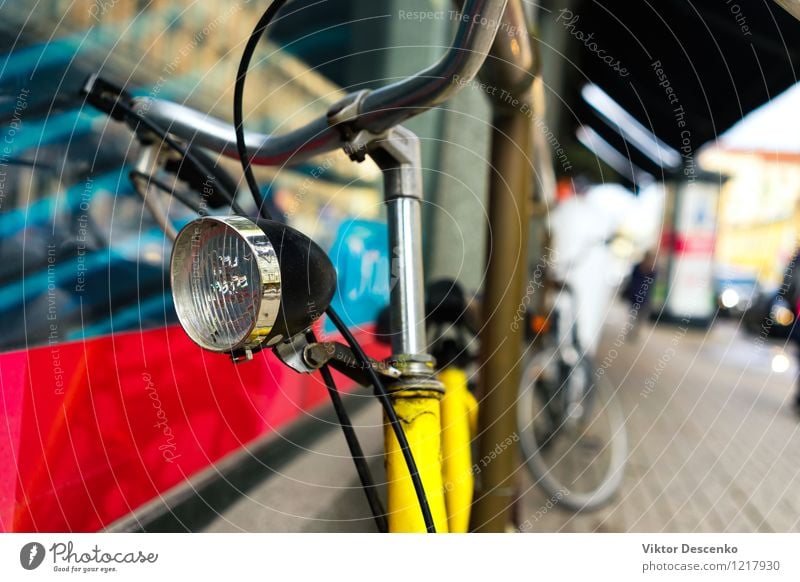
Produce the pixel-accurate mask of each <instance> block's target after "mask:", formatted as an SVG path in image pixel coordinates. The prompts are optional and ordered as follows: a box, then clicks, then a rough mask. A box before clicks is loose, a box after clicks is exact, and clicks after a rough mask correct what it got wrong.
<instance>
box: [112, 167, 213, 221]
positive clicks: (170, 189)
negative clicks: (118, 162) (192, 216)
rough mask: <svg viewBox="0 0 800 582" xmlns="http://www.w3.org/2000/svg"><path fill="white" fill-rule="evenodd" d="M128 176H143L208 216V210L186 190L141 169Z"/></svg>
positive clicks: (200, 213)
mask: <svg viewBox="0 0 800 582" xmlns="http://www.w3.org/2000/svg"><path fill="white" fill-rule="evenodd" d="M128 177H129V178H130V179H131V180H133V179H135V178H141V179H142V180H147V183H148V184H152V185H153V186H155V187H156V188H158V189H159V190H163V191H164V192H167V193H168V194H170V195H171V196H172V197H173V198H175V199H176V200H177V201H178V202H181V203H182V204H183V205H184V206H186V207H187V208H189V209H190V210H193V211H194V212H196V213H197V214H199V215H200V216H207V215H208V212H206V211H205V210H204V209H203V207H202V206H201V205H200V204H197V203H196V202H195V201H194V200H192V198H191V196H190V195H189V194H187V193H186V192H183V191H181V190H179V189H177V188H174V187H173V186H170V185H169V184H167V183H166V182H163V181H162V180H160V179H158V178H156V177H155V176H152V175H150V174H145V173H144V172H140V171H139V170H131V171H130V172H129V173H128Z"/></svg>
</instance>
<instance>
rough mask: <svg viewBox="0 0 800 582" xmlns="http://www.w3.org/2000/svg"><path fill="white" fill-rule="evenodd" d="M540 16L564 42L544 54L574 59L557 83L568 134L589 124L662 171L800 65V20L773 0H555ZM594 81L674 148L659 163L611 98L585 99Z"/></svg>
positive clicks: (686, 157) (786, 83)
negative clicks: (595, 105)
mask: <svg viewBox="0 0 800 582" xmlns="http://www.w3.org/2000/svg"><path fill="white" fill-rule="evenodd" d="M539 14H540V16H539V19H540V24H541V27H542V29H546V30H545V32H546V34H545V36H546V38H547V39H558V38H559V37H560V45H561V46H559V42H553V41H552V40H551V43H550V44H549V46H545V47H543V54H544V58H545V59H548V58H549V59H554V61H555V63H554V64H555V65H556V66H562V67H566V70H565V71H564V77H563V82H562V84H561V85H560V86H559V87H553V89H554V90H556V91H558V92H559V94H560V98H561V99H563V102H562V103H563V105H564V109H563V114H562V115H560V116H559V118H558V119H559V121H558V126H559V130H560V132H561V134H562V135H564V136H565V138H566V139H569V138H574V136H575V133H576V130H578V128H579V127H580V126H582V125H584V126H588V127H590V128H591V129H593V130H594V131H595V132H597V134H598V135H599V136H600V137H602V138H603V139H604V140H605V141H606V142H607V143H608V144H610V145H612V146H613V147H614V148H615V149H616V150H617V151H619V152H621V153H622V154H623V155H625V156H626V157H629V158H630V160H631V161H632V162H633V164H635V165H636V166H638V167H639V168H642V169H644V170H646V171H647V172H649V173H651V174H655V175H659V174H660V172H661V169H660V167H664V166H669V165H670V164H669V163H664V162H665V161H674V153H675V152H677V153H680V154H683V155H682V159H681V161H680V164H679V165H678V167H677V169H678V171H681V170H683V169H685V167H686V164H687V163H691V162H692V160H691V156H692V155H693V152H694V151H696V150H697V149H698V148H699V147H700V146H702V145H703V144H705V143H707V142H709V141H711V140H714V139H715V138H716V137H717V136H719V135H720V134H721V133H722V132H724V131H725V130H726V129H728V128H730V127H731V126H732V125H733V124H735V123H736V122H737V121H739V120H740V119H742V117H744V116H745V115H746V114H747V113H749V112H750V111H752V110H753V109H755V108H757V107H759V106H761V105H762V104H764V103H766V102H767V101H769V100H770V99H772V98H774V97H776V96H777V95H778V94H779V93H781V92H782V91H784V90H785V89H787V88H788V87H790V86H791V85H793V84H795V83H796V82H797V80H798V73H800V22H798V20H796V19H795V18H794V17H793V16H792V15H791V14H789V13H788V12H786V10H784V9H783V8H782V7H781V6H779V5H778V4H776V3H774V2H772V1H771V0H757V1H756V0H748V1H745V0H735V1H733V0H731V1H729V0H695V1H691V0H660V1H655V0H641V1H640V0H603V1H598V0H577V1H575V2H571V3H570V2H548V3H546V4H545V6H544V7H543V8H542V9H541V10H540V12H539ZM567 59H568V60H567ZM587 84H595V85H596V86H597V87H599V89H601V90H602V92H603V93H605V94H606V95H607V96H609V97H610V98H611V99H612V100H613V101H614V102H616V104H618V105H619V106H620V107H621V108H622V109H624V110H625V111H627V113H629V114H630V115H631V116H632V117H633V118H635V120H637V121H638V122H639V123H640V124H641V126H643V128H644V129H645V130H646V133H647V134H650V135H649V139H650V140H652V139H653V137H656V138H658V139H659V140H661V142H663V145H666V146H669V148H671V149H672V150H674V151H673V152H672V155H670V152H669V150H668V149H666V148H664V147H662V148H661V153H662V154H664V152H666V154H665V155H662V156H661V157H660V159H659V160H658V161H659V162H660V163H656V162H655V161H653V160H652V159H650V157H652V156H650V157H648V156H647V155H646V153H643V152H642V151H641V150H642V148H641V147H639V146H637V145H636V143H635V142H636V137H637V133H636V132H635V131H634V132H633V133H631V131H630V128H631V126H629V124H628V123H620V122H619V117H618V116H615V115H613V110H614V108H613V105H612V107H611V109H612V115H609V114H608V110H607V109H606V110H602V109H601V110H600V111H599V112H598V110H597V109H596V108H593V107H592V106H591V105H590V104H589V103H588V102H587V99H586V94H587V91H586V89H585V86H586V85H587ZM589 93H590V95H591V96H593V97H598V96H600V98H601V99H600V100H601V102H605V101H606V100H605V98H604V96H603V95H602V93H599V92H597V91H594V90H590V91H589ZM596 101H597V99H595V102H596ZM609 117H610V118H611V119H609ZM622 117H623V118H624V116H622ZM638 137H642V136H641V134H638ZM651 145H652V143H651ZM657 150H658V148H656V151H657ZM656 157H657V158H658V156H656Z"/></svg>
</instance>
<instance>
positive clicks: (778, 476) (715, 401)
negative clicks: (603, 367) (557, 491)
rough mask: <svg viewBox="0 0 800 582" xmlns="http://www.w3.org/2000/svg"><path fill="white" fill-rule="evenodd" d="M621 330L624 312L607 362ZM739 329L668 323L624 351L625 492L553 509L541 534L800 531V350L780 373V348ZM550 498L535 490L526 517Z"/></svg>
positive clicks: (611, 327)
mask: <svg viewBox="0 0 800 582" xmlns="http://www.w3.org/2000/svg"><path fill="white" fill-rule="evenodd" d="M623 324H624V314H623V312H622V311H621V310H619V309H616V310H614V311H613V313H612V315H611V317H610V318H609V322H607V324H606V332H605V340H606V341H605V342H603V344H602V345H601V347H600V349H599V351H598V357H597V359H598V361H602V360H603V358H605V357H606V356H608V355H609V353H611V354H613V352H611V351H610V350H612V349H613V348H614V339H615V337H616V335H617V331H618V330H619V329H620V328H621V327H622V325H623ZM737 328H738V323H737V322H734V321H730V320H720V321H717V323H716V324H715V325H714V326H713V327H712V328H711V329H710V330H707V331H705V330H704V331H697V330H695V331H692V330H689V331H685V332H684V331H682V330H681V329H680V328H678V327H671V326H667V325H660V326H657V327H650V328H647V329H643V330H642V333H641V334H640V337H639V339H638V341H637V342H631V343H629V344H626V345H624V346H623V347H621V348H620V349H619V350H618V354H619V355H618V356H617V357H616V359H615V360H614V362H613V364H612V365H611V366H610V367H609V369H608V375H609V377H610V379H612V380H613V381H614V382H615V383H616V384H617V385H618V386H619V397H620V398H621V399H622V402H623V405H624V408H625V412H626V415H628V417H629V421H628V433H629V441H630V450H631V452H630V459H629V465H628V471H627V474H626V478H625V482H624V485H623V488H622V491H621V494H620V496H619V498H618V499H617V500H616V501H615V502H614V503H613V505H611V506H610V507H609V508H606V509H604V510H602V511H599V512H597V513H594V514H589V515H574V514H571V513H568V512H565V511H561V510H559V509H553V510H550V511H546V512H545V514H544V516H543V517H541V518H540V519H539V520H538V521H537V522H536V523H535V524H534V525H533V531H567V532H584V531H606V532H608V531H613V532H625V531H657V532H660V531H674V532H684V531H690V532H692V531H698V532H703V531H728V532H751V531H753V532H755V531H758V532H772V531H777V532H785V531H800V417H798V416H796V415H795V414H794V412H793V411H792V409H791V407H790V403H791V401H792V398H793V391H794V379H795V375H796V367H795V364H794V349H795V348H794V346H793V345H790V346H788V347H787V355H788V356H789V358H790V360H791V366H790V368H789V370H788V371H786V372H784V373H781V374H778V373H774V372H772V368H771V361H772V357H773V356H774V354H775V353H776V351H777V349H778V346H780V345H782V344H781V343H779V342H775V341H774V340H771V341H768V342H763V341H762V340H760V339H758V338H756V337H753V336H750V335H746V334H744V333H743V332H740V331H739V330H738V329H737ZM659 362H662V363H661V364H659ZM647 385H651V386H652V389H650V390H648V389H647V388H646V386H647ZM527 482H528V484H529V483H530V481H529V480H527ZM546 501H547V499H546V498H545V497H544V496H543V495H542V494H541V493H540V492H538V491H536V490H532V491H530V492H528V493H527V494H526V495H525V503H524V510H523V511H522V519H523V520H524V519H530V516H533V515H536V513H537V511H540V512H541V510H542V508H543V506H544V505H545V503H546Z"/></svg>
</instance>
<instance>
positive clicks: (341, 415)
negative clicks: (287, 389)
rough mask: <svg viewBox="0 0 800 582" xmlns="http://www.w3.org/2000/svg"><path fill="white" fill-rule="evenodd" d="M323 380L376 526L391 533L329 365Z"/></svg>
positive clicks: (310, 334) (310, 338)
mask: <svg viewBox="0 0 800 582" xmlns="http://www.w3.org/2000/svg"><path fill="white" fill-rule="evenodd" d="M306 338H307V339H308V341H309V342H310V343H316V341H317V338H316V336H315V335H314V332H313V331H311V332H308V334H306ZM319 373H320V374H321V375H322V379H323V380H324V381H325V387H326V388H327V389H328V394H329V395H330V397H331V403H332V404H333V409H334V410H335V411H336V417H337V418H338V419H339V426H340V427H341V428H342V432H343V433H344V439H345V440H346V441H347V448H348V449H350V456H351V457H352V458H353V464H354V465H355V466H356V472H357V473H358V478H359V480H360V481H361V488H362V489H363V490H364V494H365V495H366V496H367V503H369V508H370V510H371V511H372V516H373V517H374V518H375V525H376V526H377V528H378V531H379V532H380V533H386V532H388V531H389V524H388V522H387V521H386V510H384V508H383V504H382V503H381V500H380V497H379V496H378V488H377V487H376V486H375V480H374V479H373V478H372V471H370V470H369V465H368V464H367V458H366V457H365V456H364V451H363V450H362V449H361V444H360V443H359V442H358V435H356V431H355V429H354V428H353V423H352V422H351V421H350V415H348V414H347V409H346V408H345V407H344V403H343V402H342V397H341V395H340V394H339V389H338V388H336V382H335V381H334V380H333V375H332V374H331V371H330V368H328V366H327V365H325V366H322V367H321V368H320V369H319Z"/></svg>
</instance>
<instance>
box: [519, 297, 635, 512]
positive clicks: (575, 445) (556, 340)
mask: <svg viewBox="0 0 800 582" xmlns="http://www.w3.org/2000/svg"><path fill="white" fill-rule="evenodd" d="M555 287H556V289H555V290H556V291H557V293H558V295H557V298H556V302H555V305H554V306H553V309H552V310H551V311H550V316H548V317H547V318H545V317H542V316H535V315H533V316H530V317H529V325H528V328H529V331H530V338H529V339H530V340H531V341H536V340H537V339H538V340H539V343H541V344H543V345H542V346H541V348H540V349H538V350H536V351H535V352H534V353H533V355H531V356H530V357H529V358H528V361H527V363H526V364H525V368H524V371H523V375H522V380H521V382H520V385H519V401H518V406H517V424H518V427H519V432H520V447H521V449H522V451H523V453H524V455H525V461H526V466H527V467H528V471H529V472H530V474H531V476H532V478H533V479H534V482H535V483H536V484H537V485H539V486H540V487H542V489H543V490H544V491H545V493H546V494H547V495H548V497H550V498H551V499H558V503H559V506H560V507H563V508H564V509H569V510H572V511H579V512H580V511H594V510H597V509H599V508H601V507H603V506H605V505H606V504H608V503H609V502H610V501H611V500H612V499H613V498H614V495H616V493H617V492H618V490H619V488H620V486H621V485H622V481H623V476H624V468H625V464H626V462H627V456H628V440H627V433H626V430H625V415H624V413H623V411H622V407H621V405H620V403H619V400H618V399H616V398H615V397H614V396H615V390H614V387H613V386H612V385H611V384H610V383H609V381H608V379H607V377H606V375H605V374H604V373H599V371H598V370H597V368H596V366H595V364H594V362H593V361H592V358H591V356H590V355H589V354H588V353H587V352H586V350H585V349H584V347H583V346H582V345H581V341H580V337H579V334H578V320H577V309H576V305H575V296H574V293H573V290H572V288H571V287H570V286H569V284H568V283H566V282H561V284H560V285H556V286H555Z"/></svg>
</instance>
